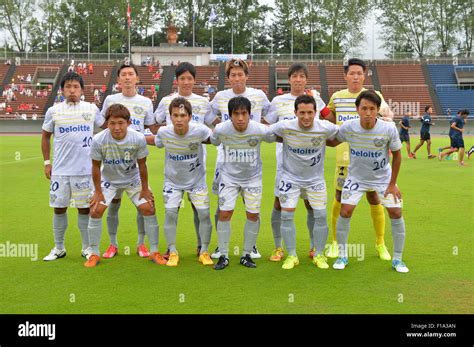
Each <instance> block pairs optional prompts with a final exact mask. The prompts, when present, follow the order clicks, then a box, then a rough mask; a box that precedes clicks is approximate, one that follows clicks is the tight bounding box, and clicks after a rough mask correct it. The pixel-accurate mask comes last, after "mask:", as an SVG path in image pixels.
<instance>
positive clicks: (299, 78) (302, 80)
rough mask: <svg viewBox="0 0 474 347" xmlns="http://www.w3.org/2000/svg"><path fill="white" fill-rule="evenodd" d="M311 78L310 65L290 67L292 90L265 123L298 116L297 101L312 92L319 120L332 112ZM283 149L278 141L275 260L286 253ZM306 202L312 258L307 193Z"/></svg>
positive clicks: (311, 220) (311, 217) (311, 222)
mask: <svg viewBox="0 0 474 347" xmlns="http://www.w3.org/2000/svg"><path fill="white" fill-rule="evenodd" d="M307 79H308V68H307V67H306V66H305V65H304V64H301V63H295V64H293V65H291V66H290V67H289V68H288V81H289V83H290V93H288V94H284V95H278V96H276V97H275V98H273V100H272V102H271V103H270V109H269V110H268V113H267V115H266V116H265V117H264V118H263V123H266V124H274V123H276V122H280V121H283V120H287V119H295V118H296V116H295V100H296V98H297V97H298V96H300V95H304V94H305V93H306V94H308V95H312V96H313V97H314V98H315V101H316V105H317V110H316V115H315V117H316V119H318V118H319V115H321V116H322V117H326V116H327V115H328V114H329V112H331V111H330V110H329V109H328V108H327V107H326V104H325V103H324V101H323V100H322V99H321V97H320V96H319V93H318V92H317V91H316V90H306V89H305V88H306V81H307ZM281 151H282V144H281V143H277V144H276V161H277V173H276V177H275V189H274V194H275V202H274V204H273V210H272V216H271V221H272V232H273V240H274V242H275V249H274V250H273V252H272V255H271V256H270V260H271V261H281V260H282V259H283V256H284V252H283V246H282V237H281V230H280V224H281V205H280V200H279V198H278V196H279V190H280V188H279V183H280V173H281V164H282V163H281V160H282V159H281ZM303 199H304V204H305V206H306V210H307V212H308V214H307V219H306V225H307V227H308V232H309V239H310V250H309V256H310V258H311V259H313V258H314V255H315V248H314V244H313V228H314V213H313V209H312V208H311V205H310V203H309V201H308V199H306V197H305V196H303Z"/></svg>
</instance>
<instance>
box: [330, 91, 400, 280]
mask: <svg viewBox="0 0 474 347" xmlns="http://www.w3.org/2000/svg"><path fill="white" fill-rule="evenodd" d="M355 103H356V108H357V113H358V114H359V117H360V118H359V119H353V120H349V121H347V122H345V123H344V124H343V125H341V127H340V129H339V132H338V134H337V135H336V138H337V140H336V141H334V144H336V143H341V142H347V143H348V144H349V147H350V162H351V163H350V165H349V172H348V176H347V179H346V181H345V182H344V187H343V190H342V205H341V213H340V216H339V218H338V220H337V227H336V230H337V233H336V236H337V242H338V244H339V247H340V248H339V258H338V259H337V260H336V262H335V263H334V265H333V268H334V269H337V270H343V269H344V268H345V267H346V266H347V264H348V259H347V256H348V255H347V239H348V236H349V225H350V221H351V217H352V213H353V212H354V209H355V208H356V206H357V204H358V202H359V200H360V199H361V198H362V196H363V195H364V193H365V192H366V193H367V194H371V195H377V196H378V198H379V199H380V200H381V202H382V204H383V206H385V208H386V209H387V212H388V214H389V216H390V221H391V224H392V237H393V260H392V267H393V268H394V269H395V270H396V271H397V272H408V268H407V267H406V265H405V264H404V263H403V262H402V252H403V247H404V244H405V221H404V220H403V217H402V199H401V193H400V190H399V189H398V187H397V184H396V183H397V177H398V172H399V171H400V165H401V160H402V156H401V153H400V149H401V148H402V144H401V142H400V138H399V136H398V132H397V128H396V127H395V124H394V123H390V122H385V121H383V120H381V119H377V113H378V111H379V109H380V105H381V103H382V99H381V98H380V96H378V95H377V93H375V92H374V91H369V90H367V91H363V92H362V93H360V95H359V96H358V97H357V99H356V102H355ZM389 150H390V151H391V152H392V156H393V159H392V166H393V169H392V168H391V167H390V163H389V153H388V152H389Z"/></svg>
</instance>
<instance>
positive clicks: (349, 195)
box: [341, 176, 403, 208]
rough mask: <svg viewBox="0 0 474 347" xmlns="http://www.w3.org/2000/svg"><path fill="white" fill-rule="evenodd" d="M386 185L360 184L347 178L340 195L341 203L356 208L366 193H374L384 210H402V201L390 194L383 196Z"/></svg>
mask: <svg viewBox="0 0 474 347" xmlns="http://www.w3.org/2000/svg"><path fill="white" fill-rule="evenodd" d="M387 187H388V184H378V185H367V184H364V183H362V182H358V181H357V180H355V179H354V178H353V177H350V176H349V177H347V178H346V180H345V182H344V187H343V189H342V194H341V203H342V204H347V205H354V206H357V204H358V203H359V201H360V199H361V198H362V196H363V195H364V193H366V192H376V193H377V195H378V197H379V199H380V202H381V203H382V205H383V206H384V207H386V208H402V207H403V201H402V200H400V199H397V201H396V202H395V199H394V197H393V195H392V194H390V195H387V196H386V197H385V196H384V194H385V191H386V190H387Z"/></svg>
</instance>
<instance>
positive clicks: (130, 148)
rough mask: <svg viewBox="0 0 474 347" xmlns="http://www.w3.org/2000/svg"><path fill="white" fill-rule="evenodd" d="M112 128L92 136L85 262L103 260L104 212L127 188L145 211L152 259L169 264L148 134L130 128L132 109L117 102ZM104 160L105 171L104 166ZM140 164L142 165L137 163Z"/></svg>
mask: <svg viewBox="0 0 474 347" xmlns="http://www.w3.org/2000/svg"><path fill="white" fill-rule="evenodd" d="M105 119H106V120H107V127H108V129H106V130H104V131H102V132H101V133H100V134H97V135H96V136H94V138H93V139H92V147H91V158H92V180H93V182H94V194H93V195H92V198H91V203H90V206H91V212H90V218H89V226H88V232H89V242H90V247H91V249H92V255H91V256H90V257H89V259H88V261H87V262H86V263H85V264H84V265H85V266H86V267H94V266H96V265H97V264H98V263H99V261H100V252H99V245H100V237H101V234H102V216H103V214H104V212H105V210H106V209H107V206H108V205H109V204H110V203H111V201H112V199H114V197H115V196H116V195H118V194H122V193H123V192H125V193H127V195H128V197H129V198H130V200H132V202H133V204H134V205H135V206H136V207H137V208H138V210H139V211H140V213H141V214H142V215H143V219H144V224H145V233H146V235H147V236H148V239H149V241H150V249H151V252H152V253H151V255H150V260H152V261H153V262H155V263H157V264H166V260H165V259H164V258H163V257H162V256H161V254H160V253H159V252H158V223H157V221H156V215H155V207H154V198H153V194H152V192H151V191H150V189H149V188H148V172H147V167H146V157H147V155H148V148H147V147H146V139H145V135H143V134H142V133H139V132H137V131H135V130H132V129H128V126H129V125H130V112H129V111H128V109H127V108H126V107H125V106H123V105H121V104H114V105H112V106H110V107H109V108H108V109H107V112H106V114H105ZM101 164H103V166H102V172H101V169H100V166H101ZM137 164H138V166H137Z"/></svg>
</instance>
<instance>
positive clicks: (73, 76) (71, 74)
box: [61, 71, 84, 89]
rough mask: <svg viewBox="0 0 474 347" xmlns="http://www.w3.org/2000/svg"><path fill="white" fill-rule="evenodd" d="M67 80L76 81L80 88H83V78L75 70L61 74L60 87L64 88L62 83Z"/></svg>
mask: <svg viewBox="0 0 474 347" xmlns="http://www.w3.org/2000/svg"><path fill="white" fill-rule="evenodd" d="M67 81H78V82H79V84H80V85H81V89H84V80H83V79H82V76H81V75H79V74H78V73H77V72H74V71H71V72H68V73H66V74H65V75H64V76H63V78H61V89H64V85H65V84H66V82H67Z"/></svg>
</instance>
